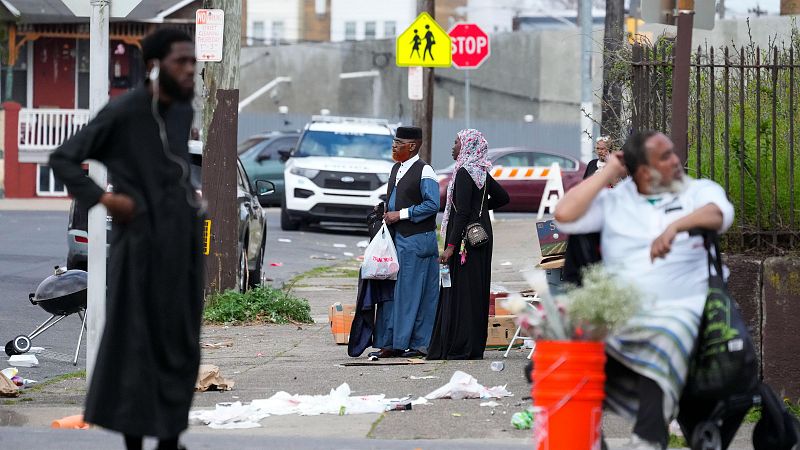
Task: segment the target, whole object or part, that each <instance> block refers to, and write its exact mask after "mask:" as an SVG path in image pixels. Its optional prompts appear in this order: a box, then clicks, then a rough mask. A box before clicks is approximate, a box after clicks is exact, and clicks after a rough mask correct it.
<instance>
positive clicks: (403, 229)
mask: <svg viewBox="0 0 800 450" xmlns="http://www.w3.org/2000/svg"><path fill="white" fill-rule="evenodd" d="M427 164H428V163H426V162H425V161H423V160H421V159H419V160H417V162H415V163H414V164H413V165H412V166H411V168H409V169H408V172H406V174H405V175H403V179H401V180H400V183H399V184H397V186H396V188H397V197H396V198H395V199H394V209H395V211H400V210H401V209H403V208H410V207H412V206H414V205H419V204H420V203H422V191H420V188H419V186H420V183H421V181H422V169H424V168H425V166H426V165H427ZM399 170H400V164H399V163H398V164H395V165H394V167H392V175H391V177H389V189H388V192H387V194H386V201H387V202H388V201H389V199H391V198H392V192H393V191H394V190H395V184H396V182H397V172H398V171H399ZM392 228H393V229H394V230H393V231H396V232H398V233H400V234H402V235H403V236H404V237H407V236H412V235H415V234H419V233H427V232H428V231H435V230H436V214H434V215H432V216H430V217H428V218H427V219H425V220H423V221H422V222H418V223H414V222H412V221H411V220H410V219H408V220H401V221H400V222H397V223H395V224H394V225H393V226H392Z"/></svg>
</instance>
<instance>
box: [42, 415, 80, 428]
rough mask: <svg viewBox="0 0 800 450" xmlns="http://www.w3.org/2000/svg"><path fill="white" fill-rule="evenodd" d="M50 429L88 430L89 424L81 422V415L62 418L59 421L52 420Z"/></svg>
mask: <svg viewBox="0 0 800 450" xmlns="http://www.w3.org/2000/svg"><path fill="white" fill-rule="evenodd" d="M50 426H51V427H52V428H61V429H65V430H88V429H89V424H87V423H86V422H84V421H83V414H78V415H74V416H67V417H62V418H61V419H57V420H54V421H53V423H52V424H50Z"/></svg>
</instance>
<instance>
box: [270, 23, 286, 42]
mask: <svg viewBox="0 0 800 450" xmlns="http://www.w3.org/2000/svg"><path fill="white" fill-rule="evenodd" d="M284 38H285V31H284V27H283V21H282V20H276V21H274V22H272V44H273V45H278V44H280V43H281V42H283V40H284Z"/></svg>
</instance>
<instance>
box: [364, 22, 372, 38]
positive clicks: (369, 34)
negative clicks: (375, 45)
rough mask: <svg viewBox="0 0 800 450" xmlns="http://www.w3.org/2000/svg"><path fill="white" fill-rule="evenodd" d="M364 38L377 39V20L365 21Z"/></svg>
mask: <svg viewBox="0 0 800 450" xmlns="http://www.w3.org/2000/svg"><path fill="white" fill-rule="evenodd" d="M364 39H375V22H366V23H364Z"/></svg>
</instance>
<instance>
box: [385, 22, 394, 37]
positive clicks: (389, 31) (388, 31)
mask: <svg viewBox="0 0 800 450" xmlns="http://www.w3.org/2000/svg"><path fill="white" fill-rule="evenodd" d="M383 37H385V38H386V39H390V38H391V39H394V38H396V37H397V22H395V21H394V20H390V21H388V22H383Z"/></svg>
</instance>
